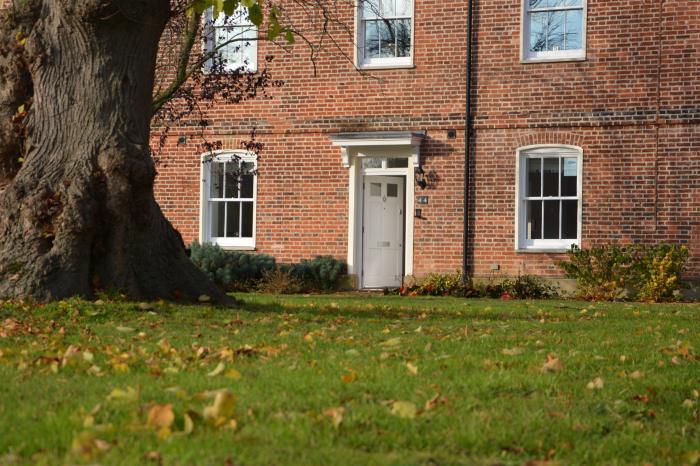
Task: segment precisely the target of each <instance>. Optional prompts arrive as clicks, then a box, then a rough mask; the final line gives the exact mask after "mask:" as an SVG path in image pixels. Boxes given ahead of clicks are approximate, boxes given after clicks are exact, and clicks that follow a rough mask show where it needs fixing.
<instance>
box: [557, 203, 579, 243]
mask: <svg viewBox="0 0 700 466" xmlns="http://www.w3.org/2000/svg"><path fill="white" fill-rule="evenodd" d="M561 237H562V239H576V238H577V237H578V201H562V202H561Z"/></svg>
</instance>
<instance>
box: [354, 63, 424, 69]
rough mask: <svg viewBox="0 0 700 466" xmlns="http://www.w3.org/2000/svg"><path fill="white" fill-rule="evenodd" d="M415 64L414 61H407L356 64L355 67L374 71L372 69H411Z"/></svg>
mask: <svg viewBox="0 0 700 466" xmlns="http://www.w3.org/2000/svg"><path fill="white" fill-rule="evenodd" d="M415 67H416V65H415V64H414V63H409V64H406V65H390V64H386V65H362V64H360V65H358V66H357V69H358V70H361V71H374V70H402V69H403V70H408V69H413V68H415Z"/></svg>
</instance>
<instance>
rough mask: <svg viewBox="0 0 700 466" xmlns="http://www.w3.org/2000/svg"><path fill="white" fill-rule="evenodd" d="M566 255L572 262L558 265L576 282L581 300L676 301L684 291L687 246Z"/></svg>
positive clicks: (609, 248) (599, 249)
mask: <svg viewBox="0 0 700 466" xmlns="http://www.w3.org/2000/svg"><path fill="white" fill-rule="evenodd" d="M567 254H568V257H569V261H568V262H565V261H563V262H560V263H559V265H560V267H561V268H562V269H564V271H565V272H566V276H567V277H569V278H575V279H576V285H577V294H578V296H579V297H581V298H585V299H595V300H606V301H612V300H615V299H621V298H625V297H626V298H637V299H641V300H643V301H654V302H656V301H671V300H675V299H677V296H678V295H679V292H680V290H681V289H682V288H683V283H682V282H681V280H680V276H681V273H682V271H683V267H684V266H685V263H686V261H687V260H688V249H687V248H686V247H685V246H676V245H669V244H661V245H657V246H645V245H631V246H626V247H622V246H618V245H615V244H609V245H605V246H595V247H592V248H589V249H580V248H577V247H573V248H572V249H571V250H570V251H569V252H568V253H567Z"/></svg>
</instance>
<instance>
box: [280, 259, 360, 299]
mask: <svg viewBox="0 0 700 466" xmlns="http://www.w3.org/2000/svg"><path fill="white" fill-rule="evenodd" d="M346 273H347V265H346V264H345V262H343V261H340V260H338V259H336V258H334V257H332V256H316V257H315V258H314V259H308V260H302V261H301V262H299V263H298V264H293V265H292V266H291V276H292V277H294V278H296V279H297V280H299V281H300V282H301V283H303V286H304V288H305V289H306V291H332V290H337V289H338V288H340V284H341V280H342V278H343V275H345V274H346Z"/></svg>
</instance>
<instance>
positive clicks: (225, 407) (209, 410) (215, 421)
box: [202, 389, 236, 427]
mask: <svg viewBox="0 0 700 466" xmlns="http://www.w3.org/2000/svg"><path fill="white" fill-rule="evenodd" d="M235 410H236V398H235V397H234V396H233V393H231V391H230V390H226V389H224V390H219V391H217V392H216V395H215V396H214V404H212V405H211V406H207V407H205V408H204V411H203V412H202V415H203V416H204V419H205V420H206V421H207V422H209V423H210V424H212V425H213V426H214V427H221V426H223V425H224V424H226V423H227V422H229V423H230V421H231V419H230V418H231V417H232V416H233V413H234V411H235ZM232 427H233V426H232Z"/></svg>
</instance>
